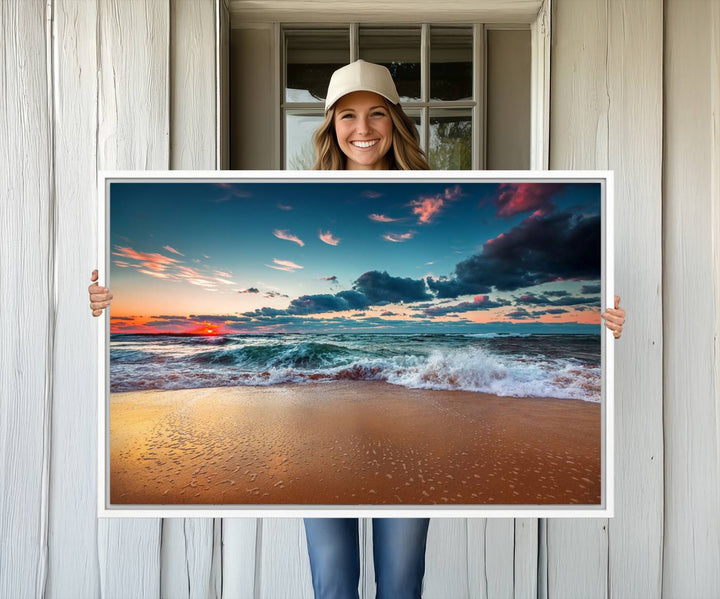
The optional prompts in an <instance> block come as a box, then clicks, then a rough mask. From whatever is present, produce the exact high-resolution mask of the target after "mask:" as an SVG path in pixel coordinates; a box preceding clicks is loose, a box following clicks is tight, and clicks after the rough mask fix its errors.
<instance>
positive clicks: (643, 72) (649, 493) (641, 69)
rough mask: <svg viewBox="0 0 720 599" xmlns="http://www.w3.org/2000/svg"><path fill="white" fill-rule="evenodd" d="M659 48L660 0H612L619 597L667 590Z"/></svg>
mask: <svg viewBox="0 0 720 599" xmlns="http://www.w3.org/2000/svg"><path fill="white" fill-rule="evenodd" d="M662 55H663V3H662V0H646V1H645V2H635V0H619V1H618V0H616V1H613V2H608V74H607V82H608V90H607V92H608V97H609V119H608V121H609V144H608V154H609V156H608V165H609V168H610V169H612V170H613V171H614V172H615V206H614V210H615V223H614V224H615V282H616V292H617V293H618V295H620V296H621V298H622V302H621V305H622V306H623V307H624V308H625V309H626V310H627V312H628V315H629V316H628V326H627V329H626V330H625V331H624V332H623V336H622V338H621V339H620V340H619V341H618V342H617V343H615V348H614V349H615V414H616V417H615V517H614V518H613V519H612V520H609V521H608V531H609V532H608V544H609V549H610V556H609V568H610V571H609V585H610V588H609V592H610V594H611V596H616V597H639V596H650V597H659V596H661V594H662V545H663V479H664V474H663V421H662V413H663V408H662V393H663V387H662V377H661V376H659V373H661V372H662V368H663V363H662V362H663V354H662V352H663V334H662V327H661V326H659V324H658V323H660V322H662V317H663V306H662V283H661V281H662V259H663V258H662V129H663V113H662V96H663V82H662ZM640 256H641V257H642V258H641V259H638V257H640Z"/></svg>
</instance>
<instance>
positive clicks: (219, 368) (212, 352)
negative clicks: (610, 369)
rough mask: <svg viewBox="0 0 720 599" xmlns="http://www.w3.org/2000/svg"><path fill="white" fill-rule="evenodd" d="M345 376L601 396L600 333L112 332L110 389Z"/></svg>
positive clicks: (415, 385)
mask: <svg viewBox="0 0 720 599" xmlns="http://www.w3.org/2000/svg"><path fill="white" fill-rule="evenodd" d="M337 380H366V381H386V382H388V383H391V384H393V385H401V386H404V387H407V388H411V389H445V390H463V391H475V392H485V393H493V394H495V395H500V396H514V397H555V398H568V399H581V400H585V401H591V402H600V398H601V368H600V336H599V335H539V334H525V335H518V334H512V335H504V334H497V333H492V334H476V335H463V334H422V335H408V334H404V335H399V334H352V335H346V334H328V335H320V334H277V335H219V336H215V337H211V336H207V337H205V336H181V335H128V334H114V335H111V338H110V390H111V391H112V392H118V391H135V390H139V389H193V388H199V387H220V386H235V385H277V384H306V383H311V382H323V381H337Z"/></svg>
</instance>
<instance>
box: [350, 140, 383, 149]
mask: <svg viewBox="0 0 720 599" xmlns="http://www.w3.org/2000/svg"><path fill="white" fill-rule="evenodd" d="M378 141H380V140H378V139H372V140H368V141H357V140H356V141H351V142H350V143H351V144H352V145H353V146H355V147H356V148H372V147H373V146H374V145H375V144H376V143H377V142H378Z"/></svg>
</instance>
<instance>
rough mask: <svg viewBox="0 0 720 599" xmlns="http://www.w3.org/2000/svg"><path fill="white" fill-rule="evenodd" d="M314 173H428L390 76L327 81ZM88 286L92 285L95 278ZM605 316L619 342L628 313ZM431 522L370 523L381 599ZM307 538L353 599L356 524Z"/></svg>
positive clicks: (327, 523) (417, 570)
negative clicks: (396, 171)
mask: <svg viewBox="0 0 720 599" xmlns="http://www.w3.org/2000/svg"><path fill="white" fill-rule="evenodd" d="M313 141H314V143H315V151H316V162H315V165H314V169H316V170H388V169H394V170H426V169H428V168H429V166H428V164H427V161H426V159H425V156H424V154H423V151H422V150H421V149H420V145H419V140H418V134H417V130H416V128H415V125H414V123H413V122H412V120H411V119H410V118H409V117H408V116H407V115H406V114H405V112H403V110H402V108H401V107H400V98H399V96H398V93H397V90H396V88H395V84H394V82H393V80H392V77H391V75H390V72H389V71H388V70H387V69H386V68H385V67H382V66H380V65H375V64H371V63H367V62H364V61H362V60H359V61H357V62H354V63H351V64H349V65H347V66H344V67H342V68H340V69H338V70H337V71H335V73H333V76H332V78H331V80H330V85H329V87H328V93H327V99H326V101H325V120H324V121H323V123H322V124H321V125H320V127H319V128H318V130H317V131H316V133H315V135H314V136H313ZM92 280H93V281H96V280H97V271H94V272H93V275H92ZM88 290H89V292H90V300H91V303H90V307H91V308H92V309H93V315H94V316H99V315H100V314H101V313H102V310H103V309H104V308H105V307H107V306H108V305H109V304H110V300H111V299H112V294H111V293H110V292H109V290H108V288H107V287H99V286H98V285H96V284H93V285H91V286H90V287H89V289H88ZM619 301H620V298H619V297H617V296H615V307H614V308H610V309H608V310H607V311H606V312H605V313H603V314H602V317H603V318H604V319H605V324H606V326H607V327H608V328H609V329H610V330H612V331H613V334H614V335H615V337H616V338H619V337H620V335H621V333H622V327H623V323H624V320H625V311H624V310H623V309H622V308H620V307H619ZM428 524H429V519H428V518H374V519H373V541H374V547H373V556H374V565H375V580H376V583H377V597H378V599H383V598H393V599H401V598H403V597H413V598H416V597H420V595H421V590H422V579H423V575H424V571H425V546H426V540H427V530H428ZM305 532H306V536H307V544H308V553H309V555H310V566H311V570H312V581H313V589H314V591H315V596H316V597H317V598H326V597H327V598H333V599H342V598H345V597H354V598H357V597H358V581H359V577H360V559H359V547H358V521H357V519H356V518H306V519H305Z"/></svg>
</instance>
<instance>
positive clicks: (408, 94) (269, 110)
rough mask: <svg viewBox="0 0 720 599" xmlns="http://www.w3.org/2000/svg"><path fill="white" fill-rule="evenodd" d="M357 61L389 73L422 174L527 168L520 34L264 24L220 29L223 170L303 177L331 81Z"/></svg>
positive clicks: (527, 47)
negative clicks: (226, 98)
mask: <svg viewBox="0 0 720 599" xmlns="http://www.w3.org/2000/svg"><path fill="white" fill-rule="evenodd" d="M358 58H362V59H364V60H368V61H371V62H376V63H380V64H384V65H386V66H387V67H388V68H389V69H390V71H391V73H392V74H393V77H394V79H395V81H396V84H397V87H398V92H399V94H400V96H401V101H402V104H403V108H404V110H405V112H407V113H408V114H409V115H410V117H411V118H413V119H414V120H415V123H416V125H417V127H418V131H419V133H420V139H421V145H422V147H423V149H425V150H426V151H427V153H428V159H429V162H430V165H431V166H432V168H435V169H468V168H473V169H483V168H487V169H526V168H529V167H530V148H531V143H530V135H531V131H530V119H531V80H530V79H531V77H530V71H531V64H532V63H531V30H530V26H529V25H523V24H519V25H487V24H477V23H476V24H463V25H445V24H443V25H433V24H424V25H420V24H415V25H393V24H385V25H379V24H374V25H370V24H359V25H358V24H354V25H346V24H343V25H337V24H321V25H319V24H313V25H310V24H306V23H302V24H293V25H285V26H281V25H278V24H277V23H271V22H263V23H237V24H236V25H235V26H234V27H233V29H232V30H231V35H230V109H229V114H230V117H229V121H230V122H229V126H230V167H231V168H233V169H276V168H285V169H292V170H301V169H302V170H304V169H309V168H311V166H312V164H313V163H314V150H313V147H312V141H311V136H312V134H313V132H314V131H315V129H316V128H317V126H318V124H319V123H320V122H321V121H322V118H323V116H324V95H325V93H326V91H327V85H328V82H329V80H330V75H331V74H332V72H333V71H334V70H335V69H337V68H338V67H340V66H343V65H345V64H347V63H348V62H350V61H351V60H356V59H358ZM538 89H539V88H538ZM536 95H538V94H537V93H536ZM538 97H540V96H539V95H538ZM536 116H537V115H536Z"/></svg>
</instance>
